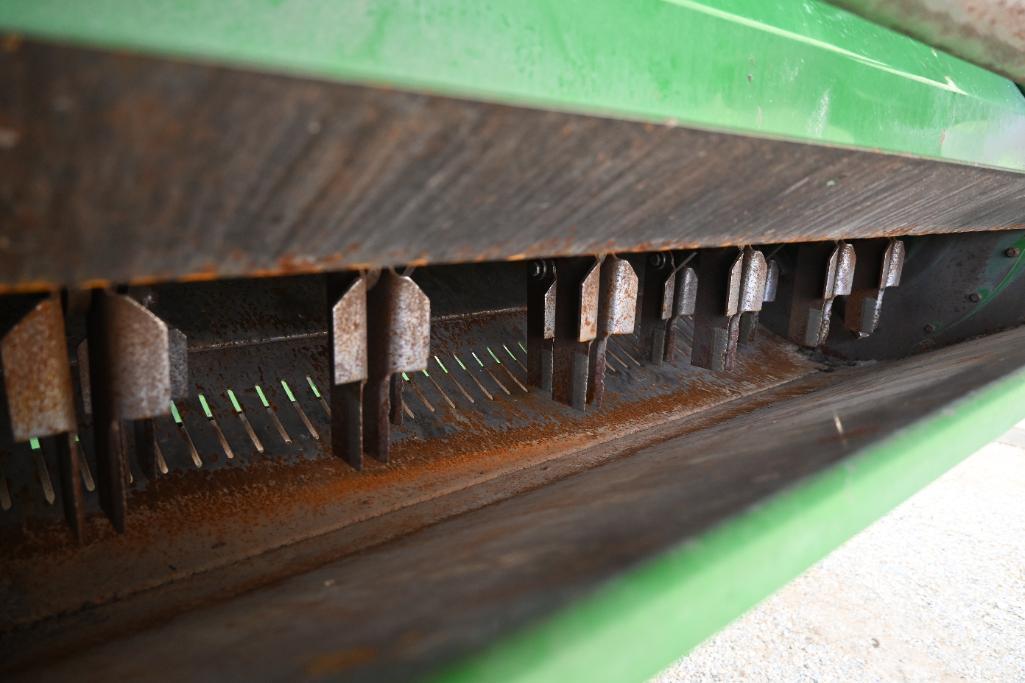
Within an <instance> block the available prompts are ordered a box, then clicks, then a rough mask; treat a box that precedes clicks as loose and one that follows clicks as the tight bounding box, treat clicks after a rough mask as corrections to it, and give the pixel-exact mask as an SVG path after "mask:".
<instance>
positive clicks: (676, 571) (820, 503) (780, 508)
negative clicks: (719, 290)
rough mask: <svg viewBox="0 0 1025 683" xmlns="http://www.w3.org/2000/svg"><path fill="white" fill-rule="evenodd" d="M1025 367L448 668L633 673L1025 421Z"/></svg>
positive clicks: (660, 661) (521, 676)
mask: <svg viewBox="0 0 1025 683" xmlns="http://www.w3.org/2000/svg"><path fill="white" fill-rule="evenodd" d="M1023 405H1025V373H1022V372H1018V373H1015V374H1013V375H1011V376H1009V377H1007V378H1005V379H1003V380H1001V381H999V382H997V383H994V384H991V385H989V386H988V387H986V388H984V389H981V390H979V391H977V392H974V393H972V394H970V395H968V396H967V397H965V398H964V399H962V400H961V401H959V402H958V403H956V404H955V405H954V406H952V407H950V408H949V409H944V410H942V411H939V412H937V413H936V414H934V415H932V416H931V417H928V418H926V419H923V420H921V421H919V422H917V423H915V424H913V425H911V426H910V427H908V428H906V429H903V430H901V431H899V432H898V433H896V434H894V435H893V436H891V437H890V438H888V439H885V440H883V441H881V442H879V443H878V444H876V445H874V446H871V447H869V448H867V449H865V450H863V451H861V452H860V453H858V454H856V455H853V456H851V457H849V458H847V459H844V460H843V461H841V462H839V463H837V464H836V465H834V466H833V467H831V468H829V469H827V470H825V471H823V472H820V473H819V474H817V475H815V476H812V477H810V478H808V479H807V480H805V481H804V482H802V483H800V484H798V485H796V486H794V487H791V488H789V489H786V490H784V491H782V492H781V493H780V494H778V495H776V496H775V497H773V498H772V499H770V500H768V501H766V502H765V503H763V504H761V505H758V506H756V507H754V508H751V509H749V510H748V511H746V512H744V513H742V514H740V515H737V516H735V517H733V518H732V519H730V520H728V521H726V522H725V523H723V524H721V525H719V526H718V527H715V528H713V529H712V530H711V531H709V532H707V533H705V534H703V535H701V536H699V537H698V538H696V539H694V540H691V541H688V542H686V543H683V544H682V545H680V546H678V547H677V548H675V549H673V550H671V551H669V552H667V553H665V554H663V555H661V556H659V557H657V558H655V559H653V560H651V561H649V562H648V563H646V564H645V565H643V566H641V567H639V568H637V569H634V570H632V571H628V572H626V573H625V574H623V575H621V576H620V577H618V578H617V579H615V580H612V581H610V582H608V583H607V584H605V585H604V586H602V587H601V588H599V589H598V590H596V591H595V592H593V593H591V594H590V595H588V596H586V597H584V598H582V599H580V600H579V601H577V602H576V603H574V604H573V605H572V606H570V607H569V608H567V609H564V610H562V611H561V612H558V613H557V614H556V615H555V616H554V617H552V618H550V619H548V620H547V621H545V622H543V623H541V624H538V625H535V626H534V627H532V628H528V629H525V630H523V631H521V632H520V633H518V634H515V635H513V636H511V637H509V638H506V639H505V640H503V641H500V642H498V643H497V644H496V645H495V646H494V647H492V648H490V649H488V650H486V651H484V652H483V653H481V654H480V655H478V656H476V657H473V658H470V659H469V660H467V661H464V662H461V663H459V664H457V665H456V666H454V667H452V668H450V669H448V670H447V671H444V672H442V673H441V674H439V675H437V676H436V677H435V680H444V681H449V682H455V681H478V680H481V681H552V682H556V681H589V682H590V683H600V682H602V681H633V680H644V679H646V678H648V677H650V676H652V675H653V674H655V673H657V672H658V671H659V670H661V669H662V668H664V667H665V666H667V665H669V664H670V663H671V662H673V661H674V660H675V659H677V658H679V657H680V656H682V655H683V654H685V653H686V652H688V651H689V650H690V649H692V648H694V647H695V646H697V645H698V644H699V643H701V641H703V640H704V639H705V638H707V637H708V636H709V635H711V634H713V633H715V632H716V631H718V630H719V629H721V628H722V627H724V626H726V625H727V624H728V623H729V622H730V621H732V620H733V619H735V618H737V617H738V616H740V615H741V614H743V613H744V612H745V611H747V610H748V609H750V608H751V607H752V606H754V605H755V604H757V603H758V601H760V600H762V599H763V598H765V597H766V596H768V595H769V594H770V593H772V592H773V591H775V590H777V589H778V588H780V587H781V586H783V585H784V584H786V583H787V582H788V581H791V580H792V579H793V578H795V577H796V576H798V575H799V574H800V573H801V572H803V571H805V570H806V569H807V568H808V567H810V566H811V565H812V564H814V563H815V562H817V561H818V560H819V559H821V558H822V557H824V556H825V555H826V554H828V553H829V552H831V551H832V550H833V549H835V548H836V547H838V546H839V545H840V544H842V543H843V542H844V541H846V540H847V539H849V538H850V537H852V536H853V535H854V534H856V533H858V532H859V531H861V530H862V529H864V528H865V527H867V526H868V525H869V524H871V523H872V522H873V521H875V520H876V519H878V518H879V517H881V516H882V515H884V514H886V513H887V512H888V511H890V510H891V509H893V508H894V507H895V506H896V505H898V504H899V503H901V502H902V501H903V500H905V499H906V498H907V497H908V496H910V495H912V494H913V493H915V492H916V491H918V490H919V489H921V488H922V487H923V486H925V485H926V484H928V483H929V482H931V481H933V480H934V479H936V477H938V476H939V475H941V474H943V473H944V472H945V471H946V470H948V469H949V468H950V467H952V466H954V465H955V464H957V463H958V462H960V461H961V460H962V459H963V458H965V457H966V456H968V455H969V454H971V453H973V452H974V451H975V450H976V449H978V448H980V447H982V446H984V445H985V444H986V443H988V442H989V441H990V440H991V439H993V438H995V437H996V436H998V435H1000V434H1001V433H1003V432H1004V431H1006V430H1007V429H1009V428H1010V427H1011V426H1013V425H1014V424H1015V423H1016V422H1017V421H1018V420H1020V419H1021V415H1022V406H1023Z"/></svg>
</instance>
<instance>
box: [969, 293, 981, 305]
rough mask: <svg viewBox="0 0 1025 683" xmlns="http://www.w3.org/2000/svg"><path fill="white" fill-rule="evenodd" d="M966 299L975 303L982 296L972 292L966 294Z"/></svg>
mask: <svg viewBox="0 0 1025 683" xmlns="http://www.w3.org/2000/svg"><path fill="white" fill-rule="evenodd" d="M968 300H969V301H971V302H972V303H973V304H977V303H979V302H980V301H982V297H981V296H979V293H978V292H972V293H971V294H969V295H968Z"/></svg>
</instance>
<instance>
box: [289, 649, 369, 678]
mask: <svg viewBox="0 0 1025 683" xmlns="http://www.w3.org/2000/svg"><path fill="white" fill-rule="evenodd" d="M375 659H377V650H375V649H374V648H372V647H353V648H349V649H347V650H339V651H338V652H327V653H325V654H322V655H318V656H317V657H315V658H314V659H312V660H311V661H309V662H308V663H307V664H306V667H305V669H306V675H307V676H310V677H312V678H322V677H325V676H333V675H335V674H340V673H344V672H345V671H347V670H349V669H351V668H352V667H354V666H358V665H360V664H368V663H370V662H372V661H374V660H375Z"/></svg>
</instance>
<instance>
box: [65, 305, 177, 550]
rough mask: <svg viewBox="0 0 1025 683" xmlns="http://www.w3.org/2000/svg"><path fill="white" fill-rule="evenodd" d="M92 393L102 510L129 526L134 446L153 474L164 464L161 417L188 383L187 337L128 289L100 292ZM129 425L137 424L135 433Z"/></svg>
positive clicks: (93, 315) (93, 321)
mask: <svg viewBox="0 0 1025 683" xmlns="http://www.w3.org/2000/svg"><path fill="white" fill-rule="evenodd" d="M88 334H89V344H88V346H87V347H85V348H86V350H87V353H86V355H87V356H88V359H89V361H88V373H87V374H88V394H89V397H90V401H89V403H90V406H91V413H92V416H93V439H94V443H95V451H96V469H97V488H98V491H99V497H100V507H101V508H102V509H103V511H104V512H105V513H106V514H107V516H108V517H109V518H110V521H111V523H112V524H113V525H114V528H115V529H117V530H118V531H119V532H123V531H124V530H125V515H126V508H127V490H126V488H127V481H128V472H129V470H128V460H127V453H128V451H129V450H131V449H132V446H133V441H134V450H135V454H136V457H137V458H138V462H139V466H140V468H141V469H142V470H143V472H144V473H145V474H146V475H147V476H148V477H155V476H156V473H157V471H158V469H157V455H156V449H157V444H156V438H155V432H154V429H153V418H155V417H159V416H161V415H168V414H169V413H170V409H171V401H172V400H173V399H174V398H176V397H179V396H181V394H182V393H183V392H184V391H185V390H186V389H187V386H188V374H187V373H188V371H187V349H186V347H187V343H186V339H185V335H184V334H182V333H181V332H179V331H177V330H174V328H171V327H169V326H168V325H167V323H165V322H164V321H163V320H161V319H160V318H158V317H157V316H156V315H154V314H153V313H152V312H151V311H149V310H148V309H147V308H146V307H145V306H143V305H142V304H140V303H139V302H138V301H136V300H134V299H133V298H131V297H130V296H127V295H124V294H115V293H112V292H109V291H103V290H97V291H95V292H93V298H92V306H91V309H90V311H89V319H88ZM129 428H130V429H131V434H132V435H133V436H134V439H133V438H132V436H130V432H129Z"/></svg>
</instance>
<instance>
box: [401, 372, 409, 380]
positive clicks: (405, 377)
mask: <svg viewBox="0 0 1025 683" xmlns="http://www.w3.org/2000/svg"><path fill="white" fill-rule="evenodd" d="M402 379H404V380H406V381H407V382H408V381H409V375H407V374H406V373H402Z"/></svg>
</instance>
